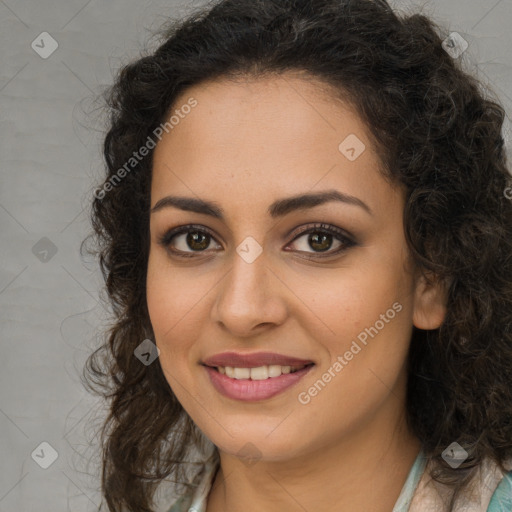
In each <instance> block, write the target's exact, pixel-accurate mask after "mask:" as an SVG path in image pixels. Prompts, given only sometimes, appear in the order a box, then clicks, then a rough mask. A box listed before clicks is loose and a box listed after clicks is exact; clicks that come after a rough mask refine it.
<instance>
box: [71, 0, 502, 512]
mask: <svg viewBox="0 0 512 512" xmlns="http://www.w3.org/2000/svg"><path fill="white" fill-rule="evenodd" d="M447 35H448V32H447V31H446V30H445V29H444V28H441V27H440V26H439V25H438V24H437V23H436V22H434V21H433V20H432V19H431V18H430V17H427V16H425V15H423V14H420V13H411V14H408V15H406V14H404V13H401V14H398V13H396V12H394V11H393V10H392V9H391V8H390V6H389V5H388V4H387V3H386V2H385V1H384V0H375V1H371V0H223V1H218V2H215V3H214V4H213V5H208V6H207V7H202V8H200V9H198V10H195V11H193V12H192V13H189V16H188V17H187V18H186V19H185V20H179V21H177V20H172V19H170V20H168V21H167V22H166V23H165V24H164V25H163V28H162V31H161V32H159V33H158V36H159V37H160V36H161V37H162V38H163V42H162V43H161V44H160V43H159V44H160V46H159V47H158V48H157V49H156V51H154V52H150V54H149V55H145V56H143V57H141V58H139V59H138V60H135V61H134V62H131V63H129V64H127V65H126V66H124V67H123V68H122V69H121V70H120V71H119V73H118V75H117V77H116V79H115V83H114V85H112V86H111V87H110V88H109V89H108V90H107V91H106V92H105V93H104V95H103V98H104V101H105V102H106V105H107V107H108V109H109V110H108V111H109V114H110V117H109V123H110V124H109V129H108V133H107V134H106V137H105V140H104V146H103V153H104V158H105V161H106V176H105V180H104V182H103V184H102V185H101V188H99V189H96V191H95V192H94V194H93V195H94V197H93V198H91V199H92V211H91V219H92V226H93V232H92V233H91V234H89V236H88V237H87V238H86V239H85V240H84V241H83V244H85V243H87V244H88V243H89V242H94V246H93V247H88V249H87V252H88V253H89V254H94V255H95V256H99V258H98V259H99V264H100V267H101V271H102V273H103V277H104V279H105V283H106V290H107V292H108V300H109V304H110V305H111V306H112V308H113V314H114V317H115V322H113V324H112V327H111V328H110V329H109V330H108V332H106V333H105V339H104V344H103V345H102V346H100V347H99V348H98V349H97V350H96V351H95V352H94V353H93V354H91V355H90V356H89V359H88V361H87V363H86V366H85V368H84V377H85V380H86V384H87V385H88V386H89V388H90V389H92V390H93V391H94V392H96V393H99V394H101V396H103V397H104V398H105V399H108V400H109V401H110V410H109V415H108V418H107V419H106V420H105V423H104V424H103V429H102V431H101V447H102V458H103V466H102V494H103V496H104V497H105V498H106V502H107V506H108V509H109V510H110V511H111V512H120V511H121V510H124V509H125V507H127V509H128V510H130V511H137V512H152V510H153V509H152V507H153V506H154V495H155V491H156V489H157V486H158V484H159V483H161V482H162V481H163V480H164V479H166V478H169V479H170V481H174V482H176V483H180V482H181V483H183V484H184V482H185V474H186V467H187V460H189V458H190V456H191V449H192V448H193V447H195V446H197V445H198V443H199V442H200V441H201V435H200V432H198V429H197V427H195V425H194V424H193V422H192V420H191V419H190V417H189V416H188V415H187V413H186V412H185V411H184V409H183V408H182V406H181V405H180V403H179V402H178V400H177V399H176V397H175V396H174V394H173V392H172V389H171V388H170V386H169V384H168V382H167V381H166V379H165V377H164V374H163V371H162V368H161V366H160V364H159V361H158V360H157V361H156V362H155V363H154V364H151V365H148V366H145V365H143V364H141V362H140V361H139V360H138V359H137V358H136V357H134V350H135V348H136V347H137V346H138V345H139V344H140V343H141V341H142V340H144V339H146V338H149V339H152V338H153V331H152V327H151V323H150V319H149V314H148V309H147V304H146V270H147V262H148V253H149V206H150V184H151V174H152V172H151V169H152V151H150V152H149V154H148V155H147V157H145V158H142V159H140V161H137V162H136V165H133V169H131V170H129V172H128V171H126V172H124V173H120V169H121V168H123V166H124V169H125V170H126V162H128V161H130V159H131V158H133V153H134V151H137V149H139V148H141V147H143V146H144V145H146V144H147V141H148V140H150V138H152V137H153V136H154V133H155V130H156V129H157V128H158V127H159V126H161V125H162V124H163V123H165V122H166V120H168V119H169V115H170V113H171V111H172V108H173V104H174V100H175V99H176V98H177V97H178V95H179V94H180V93H181V92H182V91H184V90H185V89H187V88H188V87H190V86H192V85H196V84H198V83H200V82H202V81H205V80H212V79H215V78H224V77H240V76H244V75H245V76H256V77H258V76H262V75H263V74H268V73H274V74H279V73H283V72H286V71H301V72H306V73H308V74H309V75H310V76H312V77H315V78H319V79H320V80H321V81H322V82H323V83H325V84H328V85H329V86H333V87H334V88H335V90H336V91H339V94H340V97H343V98H344V99H345V100H347V101H350V103H351V105H353V106H354V107H355V108H356V111H357V112H358V113H359V114H360V116H361V117H362V119H363V120H364V121H365V123H366V124H367V126H368V129H369V130H370V133H371V136H372V138H373V143H374V144H375V148H376V149H377V151H378V155H379V157H380V159H381V161H382V163H383V167H384V169H385V171H384V173H385V176H386V177H387V179H389V180H391V181H392V182H395V183H401V184H402V185H403V186H404V187H405V190H406V205H405V209H404V215H403V222H404V226H405V233H406V239H407V243H408V246H409V249H410V251H411V255H412V257H413V259H414V261H415V262H416V264H417V265H419V266H420V267H421V268H422V269H424V271H425V273H426V274H428V275H431V276H435V278H436V279H441V280H443V282H445V283H446V287H447V290H448V293H447V297H448V299H447V314H446V317H445V320H444V322H443V324H442V325H441V327H440V328H439V329H436V330H432V331H423V330H420V329H417V328H414V329H413V335H412V338H411V344H410V351H409V360H408V388H407V404H406V405H407V421H408V424H409V426H410V428H411V429H412V431H413V432H414V433H415V435H416V436H417V437H418V438H419V439H420V441H421V443H422V446H423V450H424V452H425V454H426V455H427V458H428V460H429V461H430V462H432V463H433V466H435V468H436V469H435V471H433V473H432V476H433V478H434V479H435V480H436V481H439V482H443V483H445V484H447V485H449V486H451V487H452V488H453V496H452V499H451V503H450V505H449V507H450V509H452V508H453V506H454V504H455V502H456V499H457V497H458V496H459V495H460V494H463V492H464V489H465V488H466V486H467V485H468V483H469V482H470V480H471V479H472V477H473V476H474V475H475V473H476V471H477V469H478V467H479V465H480V464H481V463H482V461H483V460H484V458H487V457H489V458H491V459H492V460H494V461H495V462H496V463H498V464H499V467H500V469H501V470H503V471H505V470H506V469H507V468H506V467H504V464H505V462H506V461H507V460H508V459H509V458H511V457H512V386H511V383H512V333H511V326H512V202H511V201H510V200H508V199H507V197H505V196H506V195H507V194H506V193H504V191H505V190H507V187H508V186H509V184H510V181H509V180H510V174H509V171H508V169H507V161H506V154H505V149H504V140H503V138H502V135H501V129H502V124H503V121H504V115H505V112H504V109H503V107H502V106H501V105H500V103H499V100H498V99H497V97H496V95H495V94H494V93H493V92H492V91H491V90H490V89H489V88H488V87H487V88H485V87H484V86H483V85H482V83H481V82H480V81H479V80H478V79H477V78H476V77H475V76H472V75H471V74H469V73H467V72H465V71H464V70H463V69H462V65H461V63H460V60H461V59H454V58H452V56H450V55H449V54H448V53H447V51H445V49H444V48H443V45H442V42H443V39H444V38H446V36H447ZM492 98H494V99H492ZM120 175H122V179H119V178H120ZM82 249H83V247H82V248H81V250H82ZM153 339H154V338H153ZM455 440H456V441H457V442H458V443H459V444H460V445H462V446H463V447H464V448H465V449H466V451H467V452H468V454H469V457H468V458H467V460H466V461H465V462H464V463H463V464H462V465H461V466H459V467H458V468H456V469H455V468H452V467H450V466H449V465H448V464H447V463H446V462H445V461H444V459H443V458H442V456H441V454H442V452H443V451H444V450H445V448H446V447H447V446H448V445H449V444H450V443H452V442H453V441H455ZM188 467H189V468H190V466H188ZM193 467H194V468H195V469H196V470H197V469H198V468H200V467H201V463H200V462H197V463H196V465H195V466H193ZM100 508H101V507H100Z"/></svg>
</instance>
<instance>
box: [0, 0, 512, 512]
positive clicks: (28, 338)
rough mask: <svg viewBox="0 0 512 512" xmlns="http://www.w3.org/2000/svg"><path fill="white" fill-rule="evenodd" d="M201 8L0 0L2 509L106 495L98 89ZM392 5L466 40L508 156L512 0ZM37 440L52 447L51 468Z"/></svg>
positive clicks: (47, 511) (62, 507)
mask: <svg viewBox="0 0 512 512" xmlns="http://www.w3.org/2000/svg"><path fill="white" fill-rule="evenodd" d="M201 3H202V2H187V1H185V0H183V1H182V2H176V1H163V0H159V1H156V0H152V1H146V2H137V1H135V0H124V1H121V0H109V1H108V2H107V1H105V0H104V1H101V0H89V1H87V0H73V1H67V2H64V1H60V2H57V1H55V0H54V1H51V0H41V1H39V2H36V1H29V0H0V38H1V46H0V64H1V65H0V127H1V132H0V133H1V137H0V160H1V166H0V172H1V182H0V183H1V186H0V225H1V229H2V243H1V248H0V259H1V270H0V322H1V357H0V369H1V370H0V432H1V436H0V446H1V459H0V468H1V471H0V512H20V511H36V510H37V511H38V512H59V511H73V512H82V511H84V512H85V511H87V512H91V511H94V510H97V507H98V505H99V503H100V495H99V466H98V445H97V439H96V437H95V433H96V428H97V427H98V425H99V424H100V421H101V418H102V414H103V413H102V410H101V404H99V402H98V401H97V399H96V398H94V397H91V396H90V395H88V393H87V392H86V391H85V390H84V389H83V388H82V385H81V383H80V379H79V375H80V373H81V371H82V366H83V364H84V361H85V359H86V357H87V356H88V355H89V353H90V352H91V351H92V350H93V348H94V347H95V346H96V344H97V335H98V329H101V327H102V326H104V325H105V322H106V312H105V311H103V308H102V306H101V304H100V302H99V294H100V290H101V286H102V280H101V275H100V272H99V269H98V268H97V266H96V264H95V262H93V261H86V260H85V259H82V258H81V257H80V254H79V252H78V250H79V244H80V242H81V241H82V240H83V239H84V237H85V236H86V235H87V234H88V232H89V229H90V227H89V224H88V208H89V197H90V194H91V192H92V190H93V188H94V187H95V186H96V185H97V183H98V179H99V178H98V177H99V176H100V174H101V173H102V167H103V161H102V156H101V146H100V145H101V140H102V135H103V130H104V128H105V119H104V116H103V114H102V111H101V109H100V107H101V104H100V103H99V102H98V101H97V97H98V95H99V94H100V93H101V91H102V90H103V89H104V88H105V87H106V86H108V85H109V84H110V83H111V81H112V76H113V73H114V72H115V70H116V69H118V68H119V67H120V66H121V65H122V64H124V63H127V62H128V61H129V60H132V59H134V58H136V57H137V56H138V55H139V53H140V52H141V51H142V50H143V48H144V47H147V48H150V49H151V48H154V47H155V46H156V43H155V42H154V41H151V39H150V36H151V31H152V30H153V29H156V28H158V26H159V25H160V23H161V22H162V21H163V20H164V18H166V17H172V18H175V17H181V16H183V15H184V14H186V13H187V12H188V10H189V9H190V8H191V6H193V7H195V6H198V5H200V4H201ZM391 3H392V5H394V6H395V7H397V9H398V10H402V11H410V10H416V9H420V8H421V9H422V10H423V12H424V13H426V14H428V15H430V16H432V17H434V19H435V20H437V21H438V22H440V23H442V24H443V25H444V26H445V27H446V28H447V30H448V31H449V32H451V31H456V32H458V33H460V34H461V35H462V36H463V37H464V39H466V40H467V41H468V43H469V48H468V50H467V51H466V52H465V53H464V54H463V55H462V57H461V59H462V60H463V62H464V63H465V66H466V68H467V70H468V71H471V72H474V73H476V74H477V75H478V76H479V77H480V79H481V80H482V81H483V82H484V83H486V84H489V85H490V86H491V87H492V88H493V89H494V91H495V92H496V94H497V95H498V97H499V98H500V99H501V101H502V104H503V105H504V107H505V109H506V111H507V114H508V116H507V121H506V126H505V129H504V136H505V139H506V142H507V149H508V154H509V158H510V157H511V156H510V155H511V152H510V151H511V144H512V140H511V123H510V117H511V115H512V30H511V27H510V25H511V23H512V0H448V1H447V0H444V1H442V0H430V1H426V2H421V3H420V2H413V1H409V0H407V1H406V0H402V1H395V2H391ZM42 32H48V33H49V34H50V35H51V36H52V37H53V38H54V39H55V40H56V41H57V43H58V48H57V50H56V51H55V52H54V53H53V54H52V55H50V56H49V57H48V58H46V59H44V58H42V57H41V56H40V55H39V54H38V53H36V51H35V50H34V49H33V48H32V47H31V44H32V42H33V41H34V40H35V41H36V42H39V45H40V46H42V44H41V43H40V39H41V37H40V34H41V33H42ZM44 37H46V36H44ZM45 41H46V42H45V48H46V50H47V49H48V48H49V45H48V41H49V40H48V39H46V40H45ZM41 51H42V49H41ZM45 251H46V252H45ZM55 251H56V252H55ZM54 253H55V254H54ZM43 442H46V443H49V445H51V447H53V449H54V450H55V451H56V453H57V454H58V457H57V459H56V460H55V461H54V462H53V463H52V464H51V465H50V466H49V467H48V468H47V469H43V468H42V467H40V465H39V464H40V463H42V462H44V461H46V462H50V461H51V459H50V457H51V451H50V449H49V448H48V447H47V445H43V446H40V445H41V443H43ZM37 455H39V457H38V456H37ZM36 461H38V463H36Z"/></svg>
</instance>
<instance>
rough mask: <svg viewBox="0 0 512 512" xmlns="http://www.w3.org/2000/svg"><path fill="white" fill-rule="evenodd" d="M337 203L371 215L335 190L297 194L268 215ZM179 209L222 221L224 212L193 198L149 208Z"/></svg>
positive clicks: (171, 198) (172, 198) (171, 199)
mask: <svg viewBox="0 0 512 512" xmlns="http://www.w3.org/2000/svg"><path fill="white" fill-rule="evenodd" d="M332 201H338V202H342V203H345V204H349V205H354V206H359V207H361V208H362V209H363V210H365V211H366V212H367V213H368V214H370V215H373V212H372V210H371V208H370V207H369V206H368V205H367V204H366V203H364V202H363V201H361V199H359V198H357V197H355V196H351V195H348V194H344V193H342V192H339V191H337V190H325V191H321V192H315V193H306V194H299V195H296V196H291V197H286V198H282V199H278V200H277V201H274V202H273V203H272V204H271V205H270V206H269V207H268V214H269V215H270V217H272V218H274V219H275V218H278V217H283V216H284V215H287V214H288V213H290V212H293V211H296V210H306V209H309V208H313V207H315V206H319V205H322V204H325V203H328V202H332ZM169 207H174V208H179V209H180V210H185V211H188V212H195V213H202V214H204V215H210V216H211V217H214V218H216V219H219V220H222V221H224V210H223V209H222V208H221V207H220V206H219V205H218V203H216V202H214V201H205V200H204V199H197V198H193V197H180V196H166V197H163V198H162V199H160V200H159V201H157V203H156V204H155V205H154V206H153V208H151V213H155V212H157V211H159V210H162V209H163V208H169Z"/></svg>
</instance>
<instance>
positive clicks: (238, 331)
mask: <svg viewBox="0 0 512 512" xmlns="http://www.w3.org/2000/svg"><path fill="white" fill-rule="evenodd" d="M268 265H269V261H268V258H266V255H265V251H263V252H262V253H261V254H260V255H259V256H258V257H257V258H256V259H255V260H254V261H252V262H250V260H249V259H244V258H243V257H241V256H240V255H239V254H238V253H235V254H234V256H233V265H232V267H231V270H229V271H228V272H227V274H226V275H225V277H224V278H223V279H222V280H221V282H220V283H219V286H218V288H217V296H216V299H215V302H214V305H213V307H212V312H211V315H212V316H211V318H212V320H213V321H214V322H215V323H217V324H219V325H220V326H221V327H222V328H223V329H225V330H226V331H229V333H230V334H231V335H233V336H236V337H239V338H244V337H250V336H253V335H254V334H256V333H259V332H261V330H262V329H265V328H267V329H268V328H271V327H272V326H274V327H277V326H279V325H281V324H282V323H283V322H284V321H285V319H286V316H287V314H288V308H287V303H286V290H287V288H286V286H285V285H284V284H283V281H282V279H283V278H282V277H281V276H279V275H277V274H276V273H275V271H274V270H272V268H270V267H269V266H268Z"/></svg>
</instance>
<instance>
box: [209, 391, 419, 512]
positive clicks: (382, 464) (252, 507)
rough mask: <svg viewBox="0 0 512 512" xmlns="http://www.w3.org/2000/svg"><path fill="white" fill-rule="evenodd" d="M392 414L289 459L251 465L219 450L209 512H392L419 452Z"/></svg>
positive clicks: (402, 421) (386, 412)
mask: <svg viewBox="0 0 512 512" xmlns="http://www.w3.org/2000/svg"><path fill="white" fill-rule="evenodd" d="M391 399H394V400H396V397H394V398H393V397H391ZM397 402H398V401H397ZM384 409H386V408H384ZM391 409H393V408H391ZM393 412H394V415H393V414H392V413H393ZM396 412H397V411H396V410H395V411H392V413H390V410H389V408H388V409H387V411H385V412H384V418H382V417H381V418H379V419H378V421H377V420H376V418H373V421H370V422H368V423H367V424H366V425H365V426H364V427H361V426H359V427H361V428H358V429H357V432H354V433H353V434H351V435H350V436H348V437H345V438H344V439H343V440H342V441H341V442H339V443H337V444H333V443H332V441H329V442H327V441H326V443H325V445H324V446H319V445H316V446H315V447H313V449H311V450H310V451H308V453H305V454H303V455H301V456H300V457H296V458H294V459H293V460H290V459H286V460H279V461H266V460H260V461H257V462H255V463H253V464H251V465H249V464H244V463H243V462H242V461H240V459H238V458H236V457H234V456H232V455H229V454H226V453H223V452H221V453H220V468H219V471H218V472H217V475H216V478H215V481H214V482H213V486H212V490H211V492H210V495H209V498H208V506H207V512H221V511H223V512H234V511H239V510H244V512H256V511H258V512H259V511H261V510H265V511H267V512H278V511H279V512H281V511H282V510H297V511H300V510H322V511H325V512H339V511H340V510H372V511H373V512H390V511H391V510H392V509H393V506H394V504H395V503H396V501H397V499H398V496H399V495H400V491H401V489H402V487H403V485H404V483H405V480H406V478H407V475H408V474H409V471H410V469H411V467H412V465H413V463H414V460H415V458H416V456H417V455H418V453H419V451H420V449H421V443H420V442H419V440H418V439H417V438H416V437H415V436H413V435H412V434H411V433H410V432H409V431H408V429H407V427H406V423H405V417H404V414H401V415H400V419H399V420H398V421H397V420H396V417H397V415H396ZM386 416H387V418H386ZM393 418H394V419H393Z"/></svg>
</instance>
